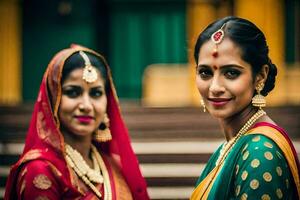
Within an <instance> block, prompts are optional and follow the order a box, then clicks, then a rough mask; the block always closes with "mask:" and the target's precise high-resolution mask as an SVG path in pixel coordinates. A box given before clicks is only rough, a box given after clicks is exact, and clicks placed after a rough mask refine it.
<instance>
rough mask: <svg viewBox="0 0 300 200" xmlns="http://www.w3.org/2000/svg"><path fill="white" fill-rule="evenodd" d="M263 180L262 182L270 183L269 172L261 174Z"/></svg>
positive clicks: (270, 176)
mask: <svg viewBox="0 0 300 200" xmlns="http://www.w3.org/2000/svg"><path fill="white" fill-rule="evenodd" d="M263 178H264V180H265V181H266V182H270V181H272V175H271V174H270V173H269V172H265V173H264V174H263Z"/></svg>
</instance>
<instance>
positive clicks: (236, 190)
mask: <svg viewBox="0 0 300 200" xmlns="http://www.w3.org/2000/svg"><path fill="white" fill-rule="evenodd" d="M240 191H241V186H240V185H238V186H236V188H235V196H239V194H240Z"/></svg>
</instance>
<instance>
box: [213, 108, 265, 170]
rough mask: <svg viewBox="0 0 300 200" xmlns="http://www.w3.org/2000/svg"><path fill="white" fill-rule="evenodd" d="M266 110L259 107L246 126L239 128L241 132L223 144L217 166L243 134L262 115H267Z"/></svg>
mask: <svg viewBox="0 0 300 200" xmlns="http://www.w3.org/2000/svg"><path fill="white" fill-rule="evenodd" d="M265 114H266V112H265V111H263V110H261V109H259V110H258V111H257V112H256V113H255V114H254V115H252V117H251V118H250V119H249V120H248V121H247V122H246V123H245V124H244V126H243V127H242V128H241V129H240V130H239V132H238V133H237V134H236V136H235V137H233V138H232V139H231V140H229V141H228V142H226V143H224V144H223V146H222V149H221V150H220V155H219V157H218V159H217V161H216V166H217V165H220V164H222V163H223V162H224V160H225V159H226V157H227V155H228V154H229V152H230V151H231V149H232V148H233V146H234V145H235V143H236V142H237V141H238V139H240V137H241V136H242V135H244V134H245V133H246V132H247V131H248V129H249V128H250V127H251V126H252V125H253V124H254V122H256V120H258V119H259V118H260V117H261V116H263V115H265Z"/></svg>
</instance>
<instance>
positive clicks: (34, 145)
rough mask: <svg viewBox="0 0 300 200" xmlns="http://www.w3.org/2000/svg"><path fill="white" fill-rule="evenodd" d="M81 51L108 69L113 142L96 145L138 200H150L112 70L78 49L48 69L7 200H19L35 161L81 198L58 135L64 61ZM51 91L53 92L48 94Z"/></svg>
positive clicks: (57, 57)
mask: <svg viewBox="0 0 300 200" xmlns="http://www.w3.org/2000/svg"><path fill="white" fill-rule="evenodd" d="M80 50H83V51H86V52H90V53H92V54H94V55H96V56H98V57H99V58H100V59H101V60H102V61H103V62H104V63H105V65H106V67H107V71H108V77H109V83H108V84H109V88H110V89H109V92H108V94H107V100H108V107H107V114H108V117H109V119H110V130H111V133H112V138H113V139H112V141H110V142H106V143H105V144H96V146H98V147H99V146H101V149H102V150H103V151H105V152H106V153H107V154H109V155H110V156H112V157H113V158H114V160H115V161H116V162H117V163H119V167H120V170H121V172H122V174H123V176H124V177H125V180H126V182H127V184H128V185H129V188H130V190H131V192H132V195H133V198H134V199H136V200H147V199H149V196H148V193H147V190H146V182H145V180H144V178H143V177H142V174H141V172H140V169H139V163H138V160H137V158H136V156H135V154H134V152H133V150H132V147H131V144H130V138H129V134H128V130H127V128H126V126H125V124H124V122H123V119H122V116H121V112H120V108H119V102H118V98H117V95H116V92H115V88H114V85H113V81H112V77H111V72H110V69H109V67H108V65H107V62H106V61H105V59H104V58H103V57H102V56H101V55H99V54H98V53H96V52H94V51H92V50H90V49H87V48H84V47H82V46H78V45H72V46H71V48H68V49H65V50H62V51H60V52H59V53H58V54H57V55H55V56H54V58H53V59H52V60H51V62H50V63H49V65H48V68H47V71H46V72H45V74H44V77H43V80H42V83H41V86H40V91H39V95H38V98H37V101H36V103H35V106H34V111H33V114H32V119H31V123H30V126H29V130H28V133H27V137H26V142H25V148H24V152H23V154H22V155H21V158H20V160H19V161H18V162H17V163H16V164H15V165H14V166H12V169H11V172H10V175H9V177H8V181H7V185H6V191H5V197H4V198H5V199H16V194H17V192H16V183H17V177H18V175H19V172H20V170H21V168H22V166H23V164H24V163H27V162H29V161H31V162H32V161H34V160H41V161H46V162H49V163H51V164H53V165H54V166H55V167H56V168H57V169H58V170H59V171H60V172H62V174H63V176H62V177H61V182H62V183H63V185H64V186H65V187H66V188H67V190H68V191H65V192H66V193H68V192H69V193H72V192H73V193H75V194H78V191H77V190H76V188H74V187H73V186H72V182H71V181H72V178H71V175H70V171H69V169H68V167H67V164H66V161H65V159H64V154H65V152H64V138H63V136H62V134H61V133H60V131H59V120H58V117H57V112H58V106H59V103H60V97H61V83H60V79H61V72H62V67H63V65H64V62H65V60H66V59H67V58H68V57H69V56H71V55H72V54H73V53H75V52H78V51H80ZM48 90H50V92H48Z"/></svg>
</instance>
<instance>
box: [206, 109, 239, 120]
mask: <svg viewBox="0 0 300 200" xmlns="http://www.w3.org/2000/svg"><path fill="white" fill-rule="evenodd" d="M208 112H209V114H210V115H211V116H212V117H214V118H217V119H226V118H228V117H230V116H232V114H233V113H232V112H229V111H227V110H215V109H213V110H209V111H208Z"/></svg>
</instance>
